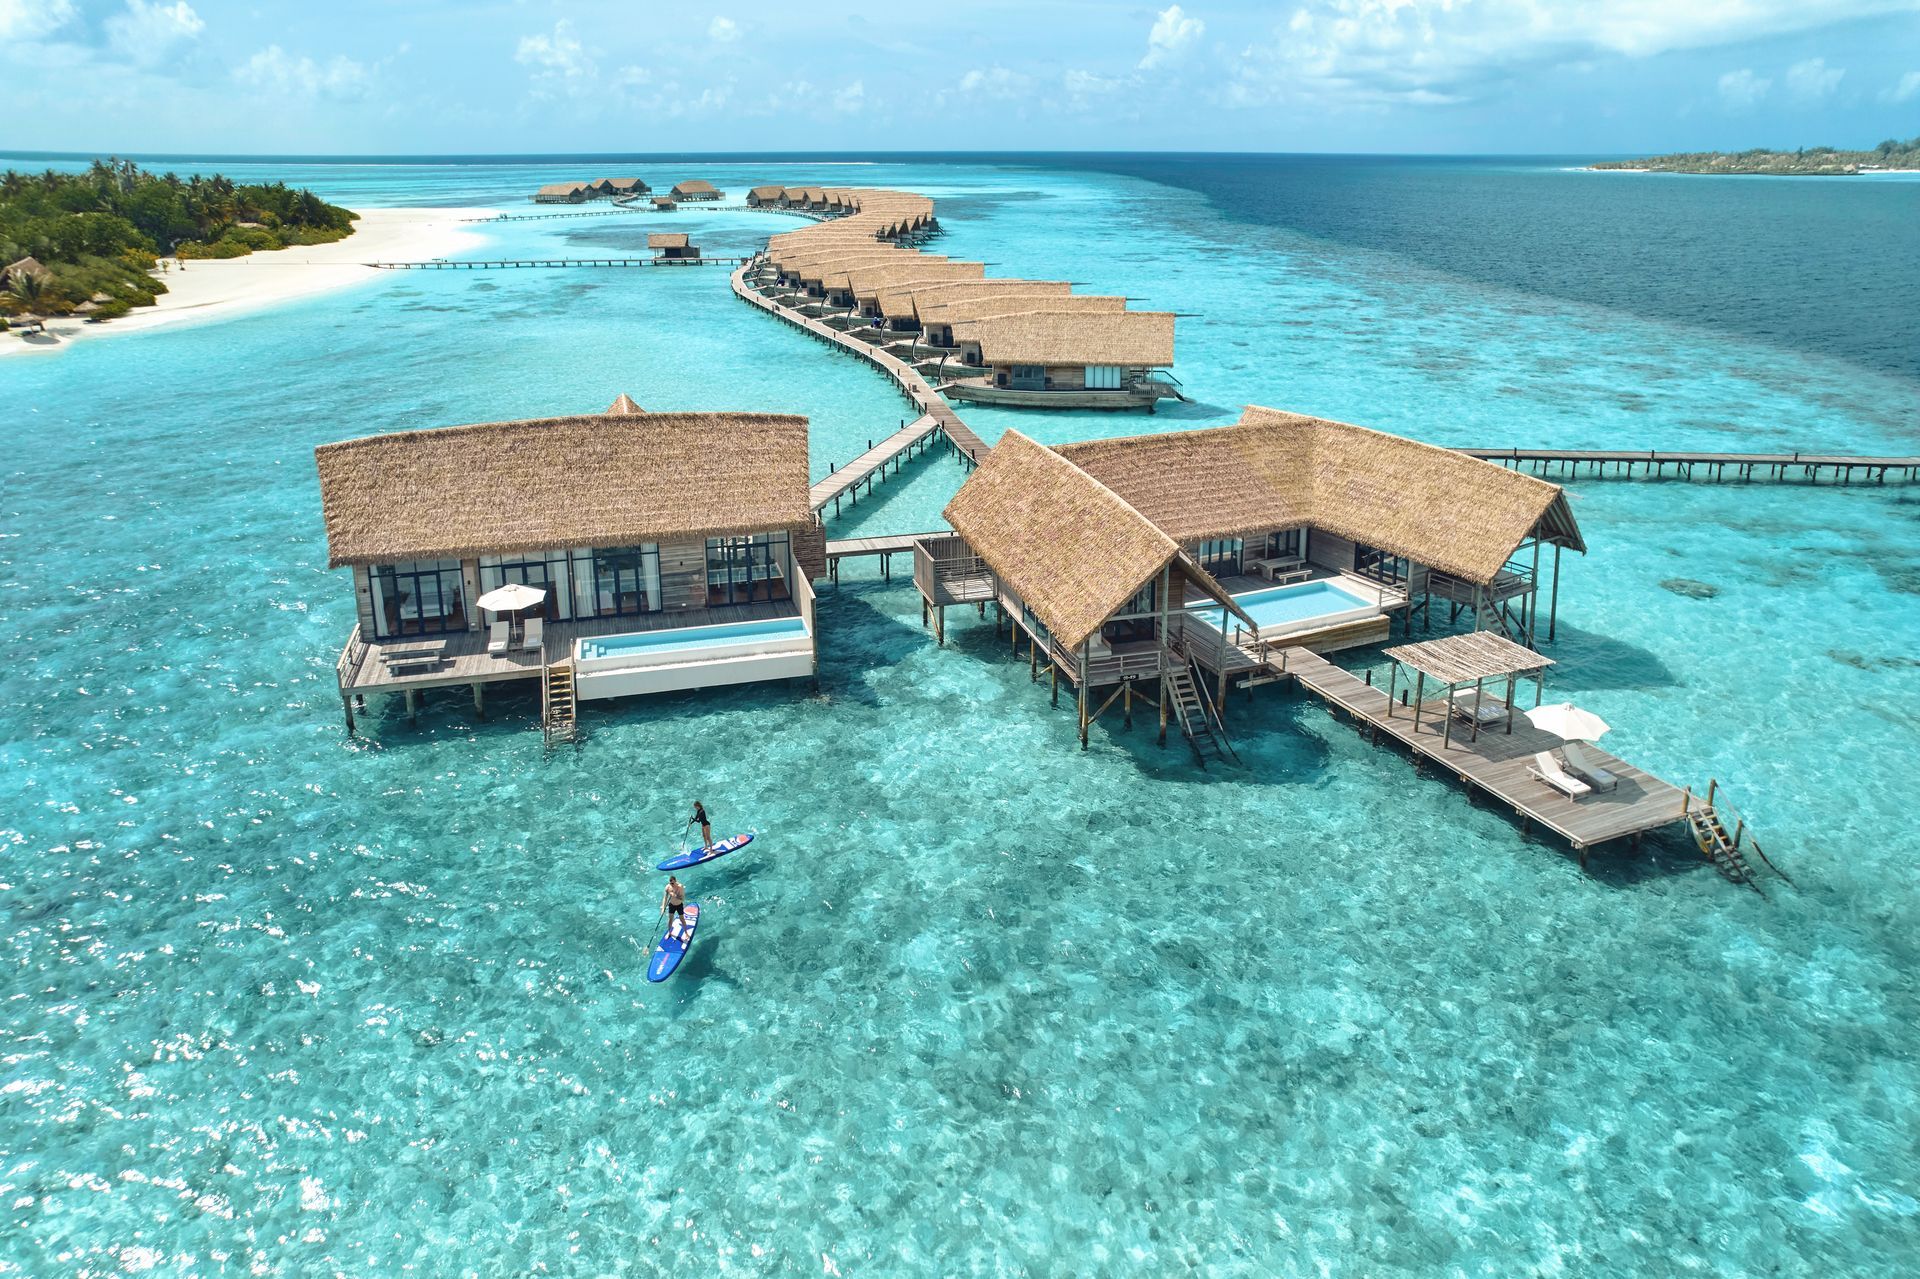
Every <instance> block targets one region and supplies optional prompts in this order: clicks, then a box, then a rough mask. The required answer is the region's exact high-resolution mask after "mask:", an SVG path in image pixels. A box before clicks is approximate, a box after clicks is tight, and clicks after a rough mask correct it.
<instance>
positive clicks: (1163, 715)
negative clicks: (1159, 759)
mask: <svg viewBox="0 0 1920 1279" xmlns="http://www.w3.org/2000/svg"><path fill="white" fill-rule="evenodd" d="M1160 744H1161V745H1162V746H1165V745H1166V744H1167V677H1166V676H1165V675H1164V674H1163V675H1161V676H1160Z"/></svg>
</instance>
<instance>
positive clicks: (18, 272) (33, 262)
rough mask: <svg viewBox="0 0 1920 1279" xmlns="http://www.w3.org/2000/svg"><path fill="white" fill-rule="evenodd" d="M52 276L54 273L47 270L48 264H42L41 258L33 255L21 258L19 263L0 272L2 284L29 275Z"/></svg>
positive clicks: (11, 264)
mask: <svg viewBox="0 0 1920 1279" xmlns="http://www.w3.org/2000/svg"><path fill="white" fill-rule="evenodd" d="M52 274H53V272H51V271H49V270H47V264H46V263H44V262H42V261H41V260H40V259H39V258H36V257H34V256H33V255H32V254H28V255H27V256H26V257H24V258H21V259H20V260H19V261H18V262H12V263H9V264H8V265H7V268H6V270H4V271H0V283H5V282H8V281H11V280H18V279H20V278H21V277H22V276H28V275H39V276H47V275H52Z"/></svg>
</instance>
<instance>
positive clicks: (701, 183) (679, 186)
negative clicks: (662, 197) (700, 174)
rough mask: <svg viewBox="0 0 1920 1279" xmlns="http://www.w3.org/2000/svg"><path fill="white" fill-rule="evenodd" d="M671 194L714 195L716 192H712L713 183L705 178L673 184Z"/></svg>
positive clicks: (690, 179)
mask: <svg viewBox="0 0 1920 1279" xmlns="http://www.w3.org/2000/svg"><path fill="white" fill-rule="evenodd" d="M673 194H674V195H676V196H689V195H714V194H717V192H716V191H715V190H714V186H713V183H711V182H709V181H707V180H706V179H705V178H689V179H687V180H686V181H685V182H676V183H674V184H673Z"/></svg>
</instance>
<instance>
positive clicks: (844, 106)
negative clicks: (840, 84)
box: [833, 80, 867, 115]
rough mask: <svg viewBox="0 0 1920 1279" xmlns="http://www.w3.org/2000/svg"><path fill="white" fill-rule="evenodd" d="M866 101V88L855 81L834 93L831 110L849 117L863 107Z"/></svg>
mask: <svg viewBox="0 0 1920 1279" xmlns="http://www.w3.org/2000/svg"><path fill="white" fill-rule="evenodd" d="M866 101H867V86H866V85H865V84H864V83H862V82H861V81H859V80H855V81H854V82H853V83H852V84H850V85H847V86H846V87H844V88H842V89H839V90H837V91H835V93H834V95H833V109H834V110H835V111H841V112H845V113H846V114H848V115H851V114H853V113H854V112H855V111H858V110H859V109H860V108H861V107H863V106H865V105H866Z"/></svg>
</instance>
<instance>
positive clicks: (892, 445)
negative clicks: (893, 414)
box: [807, 414, 939, 515]
mask: <svg viewBox="0 0 1920 1279" xmlns="http://www.w3.org/2000/svg"><path fill="white" fill-rule="evenodd" d="M938 430H939V428H938V426H937V425H936V424H935V422H934V420H933V417H932V415H931V414H924V415H922V416H920V417H917V418H915V419H913V421H911V422H909V423H907V424H906V425H905V426H903V427H901V428H900V429H899V430H898V431H895V432H894V433H893V434H892V435H889V436H888V437H887V438H886V439H884V440H881V441H880V442H879V443H878V444H869V445H868V447H867V451H866V452H865V453H862V454H861V455H860V456H859V457H856V458H854V459H853V461H851V462H849V463H847V464H846V465H845V466H842V467H838V468H836V469H835V470H834V471H833V472H832V473H831V474H829V475H828V476H827V478H826V479H824V480H821V481H820V482H819V483H818V484H816V485H814V486H813V488H812V490H811V491H809V493H808V495H807V497H808V500H809V501H810V502H811V503H812V504H813V509H814V510H815V511H819V510H821V509H822V508H824V507H825V506H826V505H827V503H829V502H831V503H833V510H834V514H836V515H838V514H839V513H840V499H841V498H843V497H849V498H852V499H853V500H855V501H858V500H859V496H860V495H859V489H860V486H861V485H863V484H864V485H865V486H866V488H867V491H868V492H872V491H873V482H874V480H876V479H878V478H879V477H880V476H882V475H884V474H885V473H886V468H887V466H888V465H889V464H893V465H894V466H895V467H896V468H897V467H898V465H899V463H901V462H904V461H905V460H906V459H907V456H908V455H909V454H910V453H911V452H912V451H913V450H914V449H917V448H924V447H925V446H926V443H927V441H928V440H931V439H932V438H933V437H934V435H935V433H936V432H937V431H938Z"/></svg>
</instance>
